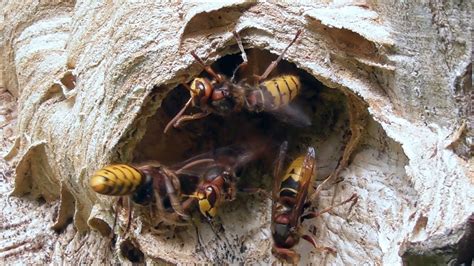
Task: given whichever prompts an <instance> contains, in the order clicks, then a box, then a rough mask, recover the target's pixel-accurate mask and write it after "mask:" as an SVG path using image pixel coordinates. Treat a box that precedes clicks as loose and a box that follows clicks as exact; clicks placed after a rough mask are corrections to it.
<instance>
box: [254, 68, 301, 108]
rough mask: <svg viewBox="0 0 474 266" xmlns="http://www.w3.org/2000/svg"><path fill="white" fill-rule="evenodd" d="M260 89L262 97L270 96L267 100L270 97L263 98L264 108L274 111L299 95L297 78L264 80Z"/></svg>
mask: <svg viewBox="0 0 474 266" xmlns="http://www.w3.org/2000/svg"><path fill="white" fill-rule="evenodd" d="M260 87H261V89H262V90H264V92H263V95H268V94H270V95H271V99H269V98H270V97H264V99H263V100H264V106H265V107H266V108H267V109H270V110H274V109H277V108H279V107H280V106H283V105H287V104H289V103H290V102H291V101H292V100H293V99H294V98H295V97H296V96H297V95H298V94H299V92H300V89H301V82H300V78H299V77H298V76H295V75H283V76H279V77H275V78H272V79H269V80H265V81H264V82H262V84H261V85H260ZM265 91H266V92H268V93H266V92H265ZM267 111H268V110H267Z"/></svg>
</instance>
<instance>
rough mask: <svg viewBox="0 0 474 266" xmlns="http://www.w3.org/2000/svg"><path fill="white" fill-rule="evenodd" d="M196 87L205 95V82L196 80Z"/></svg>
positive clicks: (200, 93)
mask: <svg viewBox="0 0 474 266" xmlns="http://www.w3.org/2000/svg"><path fill="white" fill-rule="evenodd" d="M196 87H197V89H198V90H199V95H203V94H204V92H205V90H206V87H205V86H204V84H203V83H202V82H200V81H197V82H196Z"/></svg>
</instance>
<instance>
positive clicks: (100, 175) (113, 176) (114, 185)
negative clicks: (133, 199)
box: [89, 164, 145, 196]
mask: <svg viewBox="0 0 474 266" xmlns="http://www.w3.org/2000/svg"><path fill="white" fill-rule="evenodd" d="M144 179H145V178H144V175H143V173H142V172H140V171H139V170H138V169H136V168H134V167H132V166H130V165H125V164H112V165H108V166H106V167H104V168H102V169H100V170H98V171H97V172H95V173H94V175H93V176H92V177H91V179H90V181H89V185H90V186H91V188H92V189H93V190H94V191H95V192H97V193H99V194H103V195H109V196H124V195H130V194H133V193H134V192H135V191H136V190H137V188H138V187H139V186H140V185H141V184H142V182H143V180H144Z"/></svg>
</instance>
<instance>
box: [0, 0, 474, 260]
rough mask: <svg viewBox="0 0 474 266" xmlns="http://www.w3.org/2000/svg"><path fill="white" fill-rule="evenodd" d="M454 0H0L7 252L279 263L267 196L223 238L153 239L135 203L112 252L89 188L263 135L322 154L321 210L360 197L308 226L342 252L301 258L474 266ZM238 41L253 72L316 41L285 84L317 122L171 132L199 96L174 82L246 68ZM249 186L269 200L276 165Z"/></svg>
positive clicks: (231, 218) (464, 48)
mask: <svg viewBox="0 0 474 266" xmlns="http://www.w3.org/2000/svg"><path fill="white" fill-rule="evenodd" d="M448 2H449V1H448ZM448 2H442V1H430V3H428V4H419V3H412V2H403V3H399V1H362V2H361V1H355V3H350V2H348V3H344V4H340V3H327V2H325V1H323V2H321V3H313V4H295V5H288V4H283V3H279V4H271V3H260V2H246V1H236V2H234V3H219V4H218V3H214V4H211V3H207V4H193V3H184V2H183V3H178V2H176V3H174V2H173V3H163V4H158V3H155V2H154V1H146V2H141V3H140V4H133V5H132V4H123V3H121V4H115V3H112V2H107V3H99V2H97V3H92V4H90V3H89V4H86V3H76V2H74V1H63V2H61V1H40V2H36V1H30V2H23V3H20V2H13V1H12V2H3V3H1V4H0V6H1V7H2V11H1V12H2V15H3V16H2V17H3V19H2V20H0V29H1V31H2V33H3V34H2V36H0V56H1V58H2V60H0V70H1V71H0V87H2V88H5V89H6V90H5V89H3V90H2V113H1V114H0V116H1V118H2V120H0V122H1V123H2V127H1V129H0V130H1V131H2V133H3V140H2V150H4V154H3V155H4V156H5V160H6V161H2V162H1V166H2V169H3V175H2V179H1V180H0V181H1V182H0V184H1V188H2V193H1V198H0V200H1V202H2V206H4V207H3V208H2V216H1V217H2V218H1V220H0V221H1V227H0V228H1V229H2V230H1V231H0V234H1V236H2V239H3V240H1V241H0V257H2V260H3V261H5V262H15V261H16V262H18V261H20V262H23V263H46V262H58V263H64V262H65V263H77V262H81V263H104V262H109V263H114V262H115V263H116V262H119V261H127V260H131V261H143V260H146V261H147V262H151V261H158V262H169V263H190V262H215V263H256V262H260V263H265V264H267V263H271V262H274V261H275V260H276V259H275V257H274V256H273V255H272V253H271V249H272V238H271V232H270V223H271V205H272V201H271V199H269V198H268V197H267V196H266V195H264V194H265V193H263V194H261V195H260V194H255V195H253V194H246V193H239V194H238V197H237V199H236V200H235V201H232V202H229V203H227V204H225V206H222V208H221V209H220V210H219V217H218V221H217V222H216V224H218V226H217V225H214V226H210V225H209V224H207V223H206V222H202V220H201V219H200V218H199V213H198V212H196V213H193V214H192V215H193V217H195V218H193V221H194V222H193V224H190V225H189V226H186V227H182V228H164V229H163V228H160V232H157V230H155V228H153V227H152V226H150V221H149V219H148V216H149V215H148V214H149V213H148V211H147V210H146V209H141V208H135V209H134V210H135V212H134V214H133V221H132V227H131V230H130V232H129V233H127V234H123V233H120V232H122V231H123V226H124V224H125V222H126V221H125V220H126V217H125V216H126V215H125V212H123V213H122V212H120V215H119V230H118V231H117V232H116V233H118V238H116V239H114V241H111V240H110V238H109V237H108V235H109V234H110V231H111V229H112V225H113V222H114V211H113V207H114V203H115V199H114V198H113V197H108V196H101V195H98V194H96V193H95V192H93V191H92V190H91V189H90V187H89V185H88V184H89V178H90V176H91V175H92V174H93V173H94V171H95V170H97V169H99V168H101V167H103V166H105V165H107V164H109V163H114V162H125V163H141V162H144V161H147V160H158V161H160V163H163V164H165V165H171V164H173V163H178V162H180V161H182V160H185V159H187V158H189V156H190V155H192V154H198V153H202V152H206V151H209V149H210V147H211V146H216V145H217V146H225V145H230V144H232V141H234V140H235V138H236V136H238V137H239V138H244V137H245V136H244V134H243V133H242V132H251V133H252V134H255V135H259V134H261V135H265V134H267V135H265V137H268V138H273V139H274V140H278V142H281V141H282V140H283V137H282V136H285V138H287V139H288V140H289V143H290V145H292V143H293V145H294V147H295V148H294V149H293V150H291V151H290V154H289V157H294V156H296V154H297V153H298V152H301V150H304V149H305V148H306V147H308V146H315V147H316V150H317V152H318V154H317V161H318V168H317V170H318V171H317V172H318V179H319V180H322V179H324V178H326V177H330V178H331V179H332V182H330V183H331V185H328V186H325V187H324V189H323V191H322V193H321V195H320V197H318V198H315V199H313V202H312V205H313V208H315V209H324V208H325V207H328V206H330V205H331V204H335V203H337V202H340V201H342V200H344V199H346V198H348V197H350V195H352V194H353V193H356V194H357V195H358V196H359V198H358V201H357V203H356V204H354V205H352V206H350V204H349V205H343V206H341V207H338V208H336V209H335V210H334V211H332V212H330V213H327V214H324V215H322V216H320V217H318V218H316V219H312V220H308V221H305V222H304V224H303V228H302V231H304V232H306V233H308V232H312V233H313V234H314V235H315V237H316V239H317V242H318V244H320V245H324V246H329V247H332V248H335V249H336V250H337V254H330V253H325V252H319V251H315V250H313V249H312V246H310V245H308V243H305V241H300V243H299V244H298V245H297V246H296V247H295V250H296V251H297V252H298V253H299V254H301V263H303V264H305V263H309V262H312V263H314V264H317V265H319V264H328V265H351V264H355V265H360V264H364V263H368V264H384V265H393V264H398V265H400V264H402V263H408V264H410V265H411V264H417V263H424V264H426V263H438V264H445V263H448V262H449V261H451V260H457V262H458V263H462V262H466V263H467V261H468V260H469V259H472V254H473V253H474V251H473V244H472V243H474V240H473V238H474V234H473V233H472V232H473V227H474V222H473V220H472V219H473V218H472V217H473V216H472V215H473V211H474V204H473V203H474V196H473V195H474V186H473V183H474V177H473V166H472V165H473V164H472V162H473V160H472V139H473V131H472V126H473V124H472V122H473V121H472V117H473V114H472V109H471V106H470V104H471V101H472V99H471V97H472V90H471V89H472V63H471V62H472V36H471V34H470V33H471V24H470V23H471V10H472V5H471V3H470V2H469V1H458V2H456V1H454V2H453V1H451V2H449V3H448ZM233 30H236V31H237V32H239V34H240V36H241V37H242V39H243V43H244V46H245V48H246V49H249V50H248V54H249V62H250V64H251V67H252V69H253V70H257V71H259V72H258V73H262V72H263V71H262V68H263V69H264V68H265V67H266V66H267V65H268V64H269V63H270V62H271V61H272V60H274V59H275V58H276V56H277V55H279V54H280V53H281V52H282V51H283V49H284V48H285V46H286V45H287V44H288V43H290V41H291V40H292V39H293V38H294V36H295V33H296V32H297V31H298V30H303V33H302V35H301V36H300V38H299V39H298V40H297V42H296V43H295V44H293V46H291V48H290V49H289V50H288V52H287V53H286V54H285V56H284V59H285V62H283V63H282V64H281V65H280V66H279V67H278V68H277V71H285V70H284V69H291V70H292V71H293V72H295V73H297V74H298V75H300V76H301V77H302V79H303V80H304V82H305V88H304V89H305V91H306V93H307V94H306V93H305V94H304V95H302V98H303V100H302V101H303V103H304V104H302V106H303V107H304V108H306V109H311V112H312V116H311V119H312V125H311V126H310V127H309V128H308V129H302V130H294V129H291V128H292V126H291V125H288V126H287V127H284V128H283V129H282V132H283V133H281V134H280V135H279V133H275V134H273V133H274V132H276V131H277V130H272V131H270V132H271V133H272V134H270V133H269V132H266V133H264V131H263V130H262V129H261V128H258V127H254V125H253V124H252V123H253V121H254V120H251V121H250V120H246V119H247V116H244V114H241V115H240V114H239V115H236V116H235V117H231V118H228V119H227V118H221V117H217V116H211V117H208V118H206V119H202V120H197V121H192V122H189V124H190V125H186V126H185V127H183V128H182V129H179V130H178V129H176V130H175V129H172V130H171V132H170V133H168V134H166V135H165V134H163V133H162V132H163V129H164V127H165V125H166V123H167V122H168V121H169V120H170V119H171V118H172V117H173V114H174V113H176V112H177V111H178V110H179V109H180V108H181V106H182V104H183V103H184V101H186V100H187V97H189V95H188V94H187V93H186V92H184V94H183V88H182V87H180V86H178V85H179V84H181V83H189V82H190V81H191V80H192V79H193V78H194V77H196V76H198V75H199V74H200V72H201V71H202V69H201V67H200V66H199V65H198V64H196V62H195V60H194V59H193V57H192V56H191V55H190V52H191V51H196V54H198V55H199V57H201V58H203V60H204V61H205V62H206V63H207V64H212V63H215V62H217V63H215V64H214V65H213V66H214V67H216V68H219V67H221V68H222V69H225V66H226V64H231V62H233V61H232V60H234V61H235V60H238V58H240V56H239V55H238V53H239V49H238V46H237V44H236V41H235V39H234V36H233V34H232V31H233ZM235 54H237V55H235ZM225 56H227V57H225ZM15 103H16V106H15ZM16 113H18V117H16V116H17V115H16ZM257 119H260V118H257ZM263 119H267V118H263ZM268 119H270V120H269V121H276V120H272V119H273V118H268ZM255 121H257V120H255ZM275 123H278V122H275ZM272 126H273V124H272V125H271V126H270V127H272ZM239 134H240V135H239ZM249 134H250V133H249ZM7 147H8V148H7ZM274 159H275V158H266V160H268V161H269V162H271V161H273V160H274ZM269 165H271V163H269ZM245 174H246V175H245V176H242V177H241V178H242V179H245V180H250V181H252V182H253V181H255V182H256V183H257V185H258V186H259V187H261V188H263V189H266V190H271V185H270V184H271V182H272V177H271V176H270V174H271V169H270V167H268V166H267V167H260V166H258V165H257V166H250V167H249V169H247V170H246V171H245ZM318 184H319V181H318ZM10 190H11V196H12V197H11V196H9V195H7V194H8V193H9V191H10ZM469 217H471V220H469ZM216 228H218V230H217V229H216ZM309 234H311V233H309Z"/></svg>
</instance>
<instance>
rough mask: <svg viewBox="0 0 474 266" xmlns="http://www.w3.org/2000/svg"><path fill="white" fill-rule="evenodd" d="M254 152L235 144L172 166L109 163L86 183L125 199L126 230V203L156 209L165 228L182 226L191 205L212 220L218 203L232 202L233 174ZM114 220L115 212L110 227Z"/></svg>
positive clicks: (93, 187) (129, 207)
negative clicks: (195, 205)
mask: <svg viewBox="0 0 474 266" xmlns="http://www.w3.org/2000/svg"><path fill="white" fill-rule="evenodd" d="M258 150H259V149H258V148H257V149H254V150H253V151H251V150H250V149H247V148H244V147H243V146H238V145H234V146H229V147H224V148H219V149H216V150H214V151H211V152H208V153H205V154H201V155H198V156H195V157H193V158H191V159H188V160H186V161H184V162H183V163H181V164H179V165H177V166H174V167H165V166H163V165H160V164H158V163H154V164H145V165H142V166H133V165H128V164H113V165H109V166H106V167H104V168H102V169H100V170H98V171H97V172H95V173H94V175H93V176H92V177H91V179H90V183H89V184H90V186H91V188H92V189H93V190H94V191H95V192H97V193H99V194H103V195H109V196H121V197H124V196H129V200H127V203H128V205H127V210H128V221H127V227H126V230H125V231H126V232H127V231H128V229H129V227H130V222H131V204H130V200H131V201H133V202H134V203H136V204H139V205H143V206H149V207H152V206H155V207H156V210H157V211H158V214H159V215H160V220H161V221H163V222H165V223H167V224H169V225H186V224H188V222H189V215H188V214H189V212H190V208H191V207H192V206H193V204H194V202H195V201H197V203H198V207H199V210H200V212H201V213H202V214H203V216H204V217H206V218H207V219H208V220H210V219H212V218H214V216H215V215H216V213H217V209H218V207H219V205H220V204H221V203H223V202H225V201H230V200H233V199H234V198H235V194H236V182H237V177H236V171H237V170H238V169H239V168H240V167H242V166H243V165H244V164H246V163H248V162H250V161H252V160H254V159H255V158H256V155H257V152H256V151H258ZM184 187H186V189H183V188H184ZM186 193H188V194H186ZM186 197H187V199H184V198H186ZM121 199H122V198H120V200H119V202H120V201H121ZM117 211H118V208H117V209H116V212H117ZM151 211H152V212H153V208H151ZM116 221H117V213H116V215H115V221H114V228H115V224H116Z"/></svg>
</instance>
